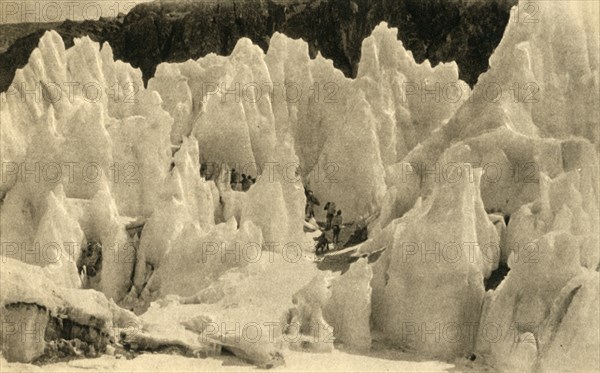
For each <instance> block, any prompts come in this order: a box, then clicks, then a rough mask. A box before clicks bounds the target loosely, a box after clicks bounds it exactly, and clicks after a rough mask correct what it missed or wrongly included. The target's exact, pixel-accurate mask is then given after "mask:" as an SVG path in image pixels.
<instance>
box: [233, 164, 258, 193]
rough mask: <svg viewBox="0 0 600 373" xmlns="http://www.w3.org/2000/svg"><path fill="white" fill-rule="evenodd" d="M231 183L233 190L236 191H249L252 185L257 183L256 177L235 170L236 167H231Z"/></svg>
mask: <svg viewBox="0 0 600 373" xmlns="http://www.w3.org/2000/svg"><path fill="white" fill-rule="evenodd" d="M229 182H230V183H231V190H235V191H236V192H247V191H248V190H249V189H250V187H251V186H252V185H253V184H254V183H256V178H255V177H254V178H253V177H252V176H250V175H246V174H241V175H240V173H239V172H237V171H236V170H235V168H233V169H231V178H230V180H229Z"/></svg>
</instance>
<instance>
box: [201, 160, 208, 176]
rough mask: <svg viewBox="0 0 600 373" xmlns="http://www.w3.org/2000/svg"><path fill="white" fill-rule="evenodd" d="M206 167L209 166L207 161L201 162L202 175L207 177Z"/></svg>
mask: <svg viewBox="0 0 600 373" xmlns="http://www.w3.org/2000/svg"><path fill="white" fill-rule="evenodd" d="M206 168H207V166H206V163H204V162H202V163H200V176H202V177H204V178H205V179H207V177H206ZM207 180H208V179H207Z"/></svg>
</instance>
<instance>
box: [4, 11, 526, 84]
mask: <svg viewBox="0 0 600 373" xmlns="http://www.w3.org/2000/svg"><path fill="white" fill-rule="evenodd" d="M515 3H516V1H513V0H509V1H498V2H495V1H492V2H454V1H444V0H428V1H420V0H404V1H397V0H377V1H369V0H342V1H319V0H308V1H300V2H295V3H291V2H290V3H288V4H286V3H285V2H280V1H272V0H268V1H258V0H253V1H237V0H234V1H227V2H203V1H200V2H187V3H179V2H170V1H163V2H156V3H146V4H140V5H138V6H136V7H135V8H133V9H132V10H131V11H130V12H129V13H128V14H127V16H125V17H119V18H115V19H100V20H98V21H84V22H73V21H66V22H64V23H63V24H61V25H59V26H57V25H56V24H48V25H47V26H46V28H45V29H39V30H37V31H35V32H34V33H32V34H30V35H27V36H25V37H22V38H20V39H17V40H16V41H15V42H14V44H13V45H12V46H11V47H10V48H8V50H7V51H6V52H5V53H3V54H0V91H5V90H6V89H8V87H9V85H10V84H11V82H12V80H13V77H14V72H15V70H16V69H17V68H20V67H22V66H24V65H25V64H26V63H27V60H28V59H29V55H30V54H31V52H32V51H33V49H34V48H35V47H36V46H37V44H38V40H39V39H40V37H41V36H42V34H43V33H44V31H45V30H46V29H55V30H56V31H57V32H58V33H59V34H60V35H61V36H62V38H63V40H64V42H65V45H66V46H67V47H70V46H72V45H73V38H75V37H81V36H84V35H87V36H89V37H90V38H91V39H92V40H94V41H98V42H105V41H107V42H109V43H110V45H111V46H112V48H113V50H114V53H115V58H118V59H120V60H123V61H125V62H129V63H131V64H132V66H134V67H139V68H140V69H141V70H142V72H143V78H144V82H147V81H148V80H149V79H150V78H151V77H152V76H154V73H155V71H156V66H157V65H158V64H160V63H161V62H183V61H186V60H188V59H190V58H191V59H196V58H199V57H202V56H205V55H206V54H208V53H217V54H219V55H228V54H230V53H231V52H232V51H233V48H234V47H235V45H236V43H237V41H238V40H239V39H240V38H242V37H247V38H249V39H251V40H252V41H253V42H254V43H255V44H256V45H258V46H260V47H261V48H262V49H263V50H265V51H266V49H267V48H268V45H269V39H270V38H271V35H272V34H273V33H274V32H282V33H284V34H286V35H288V36H290V37H292V38H302V39H303V40H305V41H306V42H307V43H308V45H309V51H310V55H311V57H313V58H314V57H315V56H316V54H317V52H320V53H321V54H322V55H323V56H324V57H325V58H329V59H332V60H333V61H334V65H335V66H336V67H337V68H338V69H340V70H341V71H343V72H344V74H345V75H346V76H349V77H354V76H356V74H357V71H358V62H359V61H360V57H361V48H360V47H361V44H362V41H363V39H364V38H365V37H367V36H369V35H370V33H371V31H372V30H373V28H374V27H375V26H376V25H377V24H379V23H380V22H381V21H386V22H387V23H388V24H389V25H390V26H393V27H398V29H399V34H398V38H399V39H400V40H402V41H403V43H404V45H405V46H406V48H407V49H408V50H410V51H412V52H413V54H414V56H415V59H416V60H417V61H419V62H422V61H423V60H425V59H429V60H430V61H431V63H432V64H433V65H436V64H437V63H439V62H443V61H456V62H457V63H458V65H459V66H460V77H461V79H462V80H464V81H466V82H467V83H469V84H471V85H473V84H474V83H475V82H476V81H477V78H478V76H479V74H480V73H482V72H483V71H485V70H487V67H488V59H489V57H490V55H491V54H492V52H493V50H494V48H495V47H496V45H497V44H498V42H499V41H500V39H501V37H502V34H503V32H504V28H505V26H506V24H507V22H508V18H509V12H510V7H511V6H512V5H514V4H515Z"/></svg>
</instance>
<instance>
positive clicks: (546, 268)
mask: <svg viewBox="0 0 600 373" xmlns="http://www.w3.org/2000/svg"><path fill="white" fill-rule="evenodd" d="M533 3H534V4H536V6H537V7H539V22H536V23H522V22H509V24H508V27H507V29H506V31H505V34H504V37H503V39H502V41H501V43H500V45H499V46H498V47H497V49H496V51H495V52H494V54H493V55H492V57H491V59H490V69H489V71H488V72H486V73H484V74H482V75H481V76H480V78H479V81H478V82H477V84H476V85H475V86H474V87H473V88H472V89H471V88H469V87H468V86H467V85H466V84H465V83H464V82H462V81H460V80H459V79H458V66H457V65H456V64H454V63H447V64H440V65H437V66H435V67H432V66H431V65H430V64H429V62H427V61H425V62H424V63H422V64H417V63H416V62H415V61H414V59H413V58H412V55H411V53H410V51H407V50H405V49H404V47H403V45H402V43H401V42H399V41H398V40H397V30H396V29H393V28H389V27H388V26H387V25H386V24H380V25H378V26H377V27H376V28H375V29H374V30H373V32H372V35H371V36H370V37H368V38H366V39H365V40H364V41H363V44H362V55H361V56H362V57H361V61H360V64H359V70H358V74H357V77H356V79H348V78H346V77H344V75H343V74H342V73H341V72H340V71H339V70H337V69H336V68H335V67H334V66H333V63H332V62H331V61H329V60H326V59H324V58H323V57H322V56H320V55H317V56H316V58H314V59H311V58H310V57H309V53H308V46H307V44H306V43H305V42H303V41H302V40H293V39H291V38H288V37H287V36H285V35H283V34H279V33H275V34H274V35H273V36H272V38H271V41H270V44H269V45H270V46H269V50H268V51H267V52H266V53H264V52H263V51H262V50H261V49H260V48H259V47H257V46H256V45H253V44H252V43H251V42H250V41H249V40H248V39H240V40H239V41H238V43H237V45H236V46H235V48H234V50H233V52H232V53H231V55H229V56H217V55H214V54H211V55H208V56H206V57H204V58H200V59H198V60H195V61H194V60H189V61H186V62H182V63H172V64H169V63H165V64H161V65H159V66H158V68H157V71H156V75H155V77H154V78H152V79H150V81H149V82H148V87H147V88H144V87H143V84H142V78H141V73H140V71H139V70H137V69H134V68H132V67H131V66H130V65H128V64H125V63H123V62H121V61H115V60H114V56H113V54H112V50H111V48H110V46H109V45H108V44H104V45H102V46H101V47H100V46H99V45H98V44H97V43H95V42H93V41H91V40H90V39H89V38H86V37H84V38H81V39H75V45H74V46H73V47H72V48H69V49H66V48H65V46H64V44H63V42H62V39H61V38H60V36H59V35H58V34H56V33H55V32H48V33H46V34H45V35H44V36H43V37H42V38H41V39H40V43H39V46H38V48H37V49H35V50H34V52H33V53H32V55H31V57H30V59H29V62H28V64H27V65H26V66H25V67H24V68H22V69H20V70H18V71H17V73H16V75H15V83H16V84H15V85H14V89H13V90H11V91H8V92H4V93H1V94H0V100H1V106H0V119H1V121H2V126H0V130H1V137H0V146H1V149H2V153H1V161H2V164H3V168H2V178H1V181H0V192H2V195H3V199H2V201H1V202H0V218H1V219H0V228H1V234H2V256H3V262H2V275H3V277H4V276H6V277H5V278H6V279H7V281H8V282H6V284H8V285H5V282H4V279H3V286H2V303H1V304H2V307H3V308H5V309H7V310H8V309H10V310H11V311H9V312H7V313H6V314H5V317H8V318H11V317H18V318H19V320H18V322H23V323H33V322H40V323H42V324H44V323H47V322H48V321H47V320H50V317H51V316H52V317H56V316H57V315H63V316H65V317H67V318H69V319H71V320H76V321H77V322H79V323H80V324H82V325H90V323H92V320H100V321H101V323H102V325H101V329H102V330H103V331H106V330H108V329H110V328H112V327H114V326H118V327H123V326H124V325H125V324H127V322H135V323H137V325H141V326H143V332H141V333H128V334H127V335H126V336H125V340H126V341H127V343H135V344H136V345H137V346H138V347H139V348H140V349H158V348H160V347H161V346H163V347H164V346H172V345H177V346H181V347H182V348H185V349H188V350H189V351H192V352H194V353H197V354H199V355H203V354H218V353H219V352H220V351H222V350H227V351H230V352H232V353H234V354H235V355H236V356H239V357H241V358H243V359H245V360H248V361H250V362H253V363H255V364H257V365H259V366H261V367H273V366H278V365H279V364H281V363H283V361H284V360H285V358H286V355H287V354H289V350H295V351H303V352H306V353H309V352H314V351H319V352H328V351H332V350H333V349H335V348H337V347H338V346H344V348H349V349H351V350H355V351H357V352H358V353H365V351H369V350H372V349H374V348H377V346H378V345H379V343H382V342H383V343H385V344H386V345H389V346H394V347H399V348H401V349H403V350H405V351H409V352H410V353H413V354H415V355H418V356H421V355H425V356H429V357H434V358H441V359H445V360H448V361H451V360H453V359H456V358H462V357H465V356H468V355H469V354H475V356H476V357H477V360H478V361H483V362H484V363H485V364H488V365H491V366H493V367H494V368H495V369H498V370H504V371H507V370H538V371H539V370H541V371H564V370H569V369H572V368H573V367H578V368H581V369H590V370H591V369H597V368H598V364H599V362H598V358H597V357H598V349H599V344H600V343H599V341H598V335H597V333H594V331H597V329H598V324H597V320H598V281H599V279H598V269H599V268H600V265H599V263H600V247H599V246H600V242H599V239H598V235H599V233H600V218H599V216H598V214H599V205H598V203H599V199H598V182H599V180H600V179H599V177H600V175H599V172H598V167H599V159H598V145H599V141H598V135H599V133H598V122H599V120H600V109H599V107H600V105H598V103H599V100H600V97H599V95H598V87H599V84H600V83H599V81H600V79H599V70H598V67H599V60H598V51H599V45H598V39H597V38H595V37H594V36H592V35H595V34H597V32H598V22H597V20H598V18H599V15H598V9H597V8H594V7H593V6H592V5H590V2H584V1H570V2H566V1H559V2H552V3H550V2H543V1H535V2H533ZM521 5H522V4H521ZM521 5H520V6H521ZM513 16H515V15H514V14H513ZM594 33H595V34H594ZM60 82H63V83H64V82H87V83H93V85H92V86H93V87H102V88H100V91H98V92H96V93H97V94H98V97H97V100H90V99H89V98H90V97H88V96H82V95H81V94H79V95H78V94H75V95H71V94H70V93H72V92H70V91H69V86H65V85H64V84H62V85H61V84H58V85H57V84H56V83H60ZM123 83H128V85H127V87H128V89H131V91H126V92H125V93H126V94H125V96H126V97H123V96H119V97H115V91H114V87H116V86H115V85H116V84H123ZM286 84H287V85H286ZM32 87H40V93H39V95H40V97H38V99H35V95H37V93H35V94H32V91H31V89H32ZM240 87H243V88H240ZM436 89H437V91H436ZM432 90H433V91H432ZM298 92H301V94H298V95H296V96H295V95H294V94H295V93H298ZM432 92H433V93H432ZM121 93H123V92H121ZM130 93H135V94H134V95H133V96H132V97H130V96H129V95H128V94H130ZM450 93H452V96H451V97H450V96H448V95H449V94H450ZM56 95H60V97H61V99H57V100H49V99H48V97H56ZM240 95H241V96H240ZM438 95H439V96H440V97H441V98H442V99H441V100H436V97H438ZM490 95H491V96H490ZM117 98H119V99H117ZM130 99H133V100H130ZM203 164H210V165H211V166H216V168H215V169H214V171H215V172H214V173H213V174H212V175H211V176H210V177H204V176H202V175H200V173H199V170H200V168H201V165H203ZM67 166H68V167H67ZM23 167H24V168H23ZM56 167H59V168H58V169H57V168H56ZM69 167H71V168H69ZM233 168H236V169H237V170H238V171H239V170H242V171H244V172H247V173H250V174H252V175H253V176H256V177H257V182H256V184H254V185H253V186H252V187H251V188H250V190H249V191H248V192H245V193H240V192H238V191H235V190H232V188H231V186H230V183H229V179H228V178H229V171H230V170H231V169H233ZM58 171H60V172H58ZM303 184H305V185H310V188H311V189H312V190H313V191H314V193H315V195H317V196H318V197H319V199H320V200H321V201H322V202H325V201H335V202H336V204H337V206H339V208H340V209H341V210H342V211H343V212H344V219H345V221H352V220H358V219H361V218H364V217H365V216H370V217H375V218H374V219H373V221H371V222H370V224H369V227H368V228H369V239H368V240H367V241H366V242H364V243H362V244H361V245H360V246H359V247H358V248H355V250H353V254H351V259H352V260H355V261H354V262H353V263H352V264H350V265H349V268H347V271H345V272H344V273H342V274H338V273H331V272H323V271H319V270H317V268H316V265H315V264H314V263H313V262H312V260H311V258H312V256H313V255H314V248H313V243H314V241H313V239H312V236H314V234H315V233H314V232H313V233H310V234H305V233H304V232H303V226H304V225H305V224H303V221H304V204H305V197H304V194H303ZM317 210H318V209H317ZM321 214H323V211H322V210H318V211H317V218H320V216H321ZM131 222H137V223H139V224H141V225H143V228H140V229H141V234H139V233H134V234H133V236H132V235H131V230H130V229H128V227H130V224H131ZM314 228H316V227H314V226H312V227H311V229H313V230H314ZM93 243H97V244H100V245H101V246H102V255H103V259H102V266H101V268H100V271H99V273H98V274H97V275H96V276H95V277H89V276H87V277H86V275H85V273H84V274H83V275H82V273H80V271H79V269H78V267H77V264H76V263H77V259H78V257H79V256H80V255H81V252H82V248H84V247H85V246H86V245H88V244H93ZM36 250H37V251H36ZM40 250H41V251H40ZM32 253H33V255H32ZM36 253H37V254H43V255H36ZM376 253H377V255H380V256H379V258H378V259H377V258H375V257H376V255H375V254H376ZM340 256H341V255H340ZM373 258H375V259H373ZM499 267H503V268H504V267H506V268H509V269H510V270H509V272H508V274H507V276H506V277H505V278H504V279H503V280H502V281H501V282H500V284H499V285H498V287H496V288H494V289H488V290H486V287H485V284H486V281H487V280H489V279H490V278H492V277H493V276H495V275H496V271H497V269H498V268H499ZM21 305H28V306H21ZM31 305H35V307H31ZM11 307H13V308H11ZM15 307H16V308H15ZM19 307H22V308H19ZM126 309H127V310H133V311H134V312H135V313H137V314H139V315H140V316H135V315H134V314H133V313H131V312H129V311H127V310H126ZM14 310H17V311H16V312H14ZM65 310H67V311H65ZM46 311H47V313H46ZM65 312H66V314H65ZM5 321H11V320H5ZM235 323H241V324H242V325H246V326H248V325H254V324H253V323H256V324H258V325H259V326H261V327H262V329H260V330H261V332H262V334H261V336H260V337H258V339H257V340H256V341H255V343H248V339H247V338H246V339H244V338H242V339H241V340H240V339H236V338H235V335H234V336H233V337H232V336H231V335H228V333H226V330H223V329H222V328H215V325H231V324H235ZM265 323H266V324H265ZM271 323H275V324H277V326H278V327H276V328H273V329H269V328H265V325H267V326H269V325H274V324H271ZM44 325H45V324H44ZM294 325H297V330H295V329H294ZM234 330H235V328H234ZM268 331H274V334H270V333H268ZM494 331H496V332H499V333H500V336H499V337H498V335H494V334H493V332H494ZM315 333H316V334H317V335H320V334H319V333H323V334H324V335H326V336H328V337H331V338H328V339H323V338H321V339H319V338H317V339H315V338H314V336H315ZM436 333H437V334H436ZM490 333H492V334H490ZM234 334H235V333H234ZM436 337H437V338H436ZM199 339H200V341H199ZM43 347H44V346H43V345H40V344H38V345H31V346H23V347H20V348H19V349H14V348H9V347H7V346H5V345H3V350H2V351H3V356H5V357H9V358H11V359H17V360H22V361H32V360H34V359H35V358H37V357H39V356H40V355H41V354H43ZM17 350H21V352H23V353H20V352H17Z"/></svg>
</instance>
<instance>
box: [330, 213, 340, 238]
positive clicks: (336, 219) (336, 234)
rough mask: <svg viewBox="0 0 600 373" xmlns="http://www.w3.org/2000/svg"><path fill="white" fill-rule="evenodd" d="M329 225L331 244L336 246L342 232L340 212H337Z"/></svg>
mask: <svg viewBox="0 0 600 373" xmlns="http://www.w3.org/2000/svg"><path fill="white" fill-rule="evenodd" d="M331 225H333V243H334V244H336V245H337V243H338V240H339V238H340V232H341V231H342V210H338V212H337V215H336V216H335V217H334V218H333V219H332V221H331Z"/></svg>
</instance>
